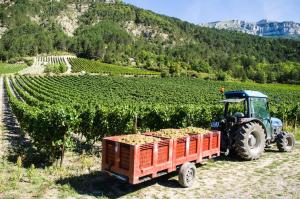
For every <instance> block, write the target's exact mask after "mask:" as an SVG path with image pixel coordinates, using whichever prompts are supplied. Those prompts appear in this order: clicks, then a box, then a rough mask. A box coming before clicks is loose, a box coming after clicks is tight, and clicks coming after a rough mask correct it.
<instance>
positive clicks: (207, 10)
mask: <svg viewBox="0 0 300 199" xmlns="http://www.w3.org/2000/svg"><path fill="white" fill-rule="evenodd" d="M124 2H126V3H129V4H133V5H135V6H138V7H141V8H144V9H147V10H152V11H154V12H157V13H160V14H164V15H168V16H172V17H177V18H179V19H182V20H185V21H189V22H192V23H195V24H199V23H207V22H214V21H225V20H232V19H239V20H246V21H250V22H255V21H259V20H261V19H268V20H271V21H295V22H300V0H124Z"/></svg>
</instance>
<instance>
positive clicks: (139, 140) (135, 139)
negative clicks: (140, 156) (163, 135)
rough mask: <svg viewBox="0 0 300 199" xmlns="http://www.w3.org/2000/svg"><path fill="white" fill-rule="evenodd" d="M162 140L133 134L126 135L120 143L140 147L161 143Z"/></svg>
mask: <svg viewBox="0 0 300 199" xmlns="http://www.w3.org/2000/svg"><path fill="white" fill-rule="evenodd" d="M160 140H161V139H160V138H156V137H151V136H145V135H140V134H132V135H125V136H124V137H122V138H121V139H120V140H119V142H122V143H126V144H131V145H138V144H147V143H153V142H159V141H160Z"/></svg>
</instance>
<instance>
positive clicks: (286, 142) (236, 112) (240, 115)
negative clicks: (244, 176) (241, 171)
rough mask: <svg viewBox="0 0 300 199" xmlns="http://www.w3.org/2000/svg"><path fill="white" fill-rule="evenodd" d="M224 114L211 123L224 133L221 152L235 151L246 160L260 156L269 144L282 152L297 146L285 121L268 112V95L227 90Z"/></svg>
mask: <svg viewBox="0 0 300 199" xmlns="http://www.w3.org/2000/svg"><path fill="white" fill-rule="evenodd" d="M221 102H222V103H224V104H225V109H224V116H223V117H222V119H221V121H218V122H212V128H213V129H215V130H219V131H221V132H222V136H221V138H222V139H221V151H222V153H224V154H225V155H228V154H229V153H231V152H233V153H235V154H237V155H238V156H239V157H241V158H242V159H244V160H255V159H258V158H259V157H260V156H261V154H262V153H263V152H264V149H265V148H266V147H269V146H270V144H272V143H276V144H277V147H278V149H279V151H282V152H289V151H291V150H292V149H293V148H294V145H295V138H294V136H293V134H290V133H287V132H285V131H283V130H282V126H283V125H282V121H281V120H280V119H277V118H273V117H271V116H270V113H269V104H268V96H266V95H264V94H263V93H261V92H257V91H248V90H245V91H228V92H225V99H224V100H222V101H221Z"/></svg>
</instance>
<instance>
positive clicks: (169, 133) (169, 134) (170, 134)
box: [154, 129, 188, 138]
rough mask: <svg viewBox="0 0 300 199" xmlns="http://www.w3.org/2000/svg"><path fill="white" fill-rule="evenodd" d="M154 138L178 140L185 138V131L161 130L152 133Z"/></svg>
mask: <svg viewBox="0 0 300 199" xmlns="http://www.w3.org/2000/svg"><path fill="white" fill-rule="evenodd" d="M154 135H155V136H159V137H164V138H180V137H185V136H187V135H188V134H187V131H186V130H185V129H161V130H160V131H157V132H155V133H154Z"/></svg>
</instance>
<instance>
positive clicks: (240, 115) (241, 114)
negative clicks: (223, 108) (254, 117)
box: [233, 112, 245, 117]
mask: <svg viewBox="0 0 300 199" xmlns="http://www.w3.org/2000/svg"><path fill="white" fill-rule="evenodd" d="M233 116H234V117H245V115H244V113H241V112H236V113H235V114H234V115H233Z"/></svg>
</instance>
